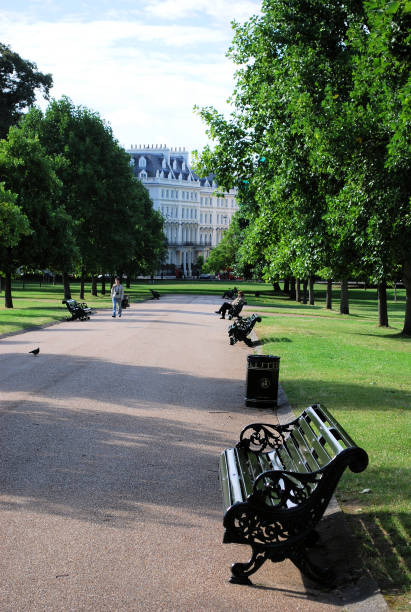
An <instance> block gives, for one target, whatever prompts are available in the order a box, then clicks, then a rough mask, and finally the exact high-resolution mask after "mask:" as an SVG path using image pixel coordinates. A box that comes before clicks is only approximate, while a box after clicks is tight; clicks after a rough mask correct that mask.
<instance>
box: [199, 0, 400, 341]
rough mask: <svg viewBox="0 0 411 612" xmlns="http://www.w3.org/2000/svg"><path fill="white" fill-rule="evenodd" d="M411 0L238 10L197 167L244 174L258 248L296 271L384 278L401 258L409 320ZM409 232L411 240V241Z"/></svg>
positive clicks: (258, 253) (243, 202) (222, 178)
mask: <svg viewBox="0 0 411 612" xmlns="http://www.w3.org/2000/svg"><path fill="white" fill-rule="evenodd" d="M409 25H410V3H409V2H406V1H405V0H403V1H400V0H399V1H397V2H389V3H386V2H384V1H383V0H373V1H370V2H363V1H362V0H349V1H348V2H344V3H343V2H341V1H339V0H333V1H332V2H325V1H324V0H264V2H263V3H262V12H261V15H260V16H254V17H252V18H251V19H249V20H248V21H247V22H246V23H245V24H242V25H241V24H237V23H234V25H233V27H234V39H233V43H232V45H231V48H230V49H229V52H228V55H229V56H230V57H231V58H232V60H233V61H234V62H235V63H236V64H237V65H238V70H237V73H236V84H235V89H234V92H233V94H232V98H231V103H232V104H233V106H234V111H233V113H232V114H231V116H230V117H229V118H228V119H226V118H225V117H224V116H223V115H222V114H220V113H218V112H217V111H216V110H215V109H213V108H209V107H207V108H202V109H199V110H198V112H199V113H200V115H201V116H202V118H203V119H204V120H205V122H206V123H207V125H208V134H209V136H210V137H211V138H212V139H213V140H214V141H215V146H213V147H212V148H211V147H206V149H205V150H204V151H203V153H202V155H201V157H199V159H198V162H197V168H198V171H199V172H204V173H206V172H209V171H211V170H212V169H214V171H215V172H216V175H217V180H218V182H219V184H220V185H222V186H223V187H226V188H232V187H236V188H237V190H238V197H239V202H240V207H241V214H242V215H243V217H244V218H245V219H246V225H247V229H246V232H245V236H244V244H245V245H247V247H248V253H249V254H250V258H252V257H254V260H255V261H258V260H259V261H260V262H262V265H263V273H264V275H265V277H266V278H267V279H270V280H274V279H276V278H278V277H279V276H280V275H282V276H284V275H287V274H291V275H293V276H295V277H297V278H306V277H307V276H312V275H321V276H323V277H325V278H331V277H333V278H335V279H337V280H342V281H346V279H347V278H349V277H358V276H361V277H362V278H366V279H368V280H371V281H373V282H377V283H385V282H386V281H387V280H389V279H392V278H393V275H394V273H395V274H396V273H397V271H398V268H400V269H401V270H402V277H403V280H404V282H405V284H406V287H407V307H406V318H405V323H404V332H406V333H411V310H410V308H411V282H410V281H409V280H408V277H410V279H411V271H410V272H408V270H409V268H410V251H409V244H410V238H411V233H410V220H411V217H410V189H409V187H410V178H409V177H410V176H411V172H410V134H409V129H410V96H409V93H410V76H409V60H410V28H409ZM407 245H408V247H407Z"/></svg>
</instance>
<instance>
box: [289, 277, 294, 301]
mask: <svg viewBox="0 0 411 612" xmlns="http://www.w3.org/2000/svg"><path fill="white" fill-rule="evenodd" d="M290 300H295V278H294V277H292V278H291V283H290Z"/></svg>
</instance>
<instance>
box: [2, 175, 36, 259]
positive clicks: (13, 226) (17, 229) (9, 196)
mask: <svg viewBox="0 0 411 612" xmlns="http://www.w3.org/2000/svg"><path fill="white" fill-rule="evenodd" d="M17 197H18V196H17V194H16V193H12V192H11V191H9V190H7V189H6V188H5V187H4V183H0V242H1V243H2V244H3V246H4V247H6V248H8V247H14V246H16V244H18V242H19V240H20V238H21V236H24V235H26V236H27V235H28V234H30V232H31V229H30V223H29V220H28V218H27V216H26V215H25V214H24V213H23V212H22V209H21V207H20V206H18V205H17V204H16V201H17Z"/></svg>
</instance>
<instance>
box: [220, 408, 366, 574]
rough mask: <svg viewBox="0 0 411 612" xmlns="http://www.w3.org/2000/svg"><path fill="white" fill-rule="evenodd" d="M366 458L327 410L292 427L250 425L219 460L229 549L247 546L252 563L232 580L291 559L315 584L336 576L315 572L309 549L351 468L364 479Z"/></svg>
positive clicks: (235, 569) (236, 569) (314, 411)
mask: <svg viewBox="0 0 411 612" xmlns="http://www.w3.org/2000/svg"><path fill="white" fill-rule="evenodd" d="M367 465H368V456H367V453H366V452H365V451H364V450H363V449H361V448H359V447H358V446H357V445H356V444H355V443H354V442H353V440H352V439H351V438H350V436H349V435H348V434H347V432H346V431H345V430H344V429H343V428H342V426H341V425H340V424H339V423H338V422H337V421H336V420H335V419H334V418H333V416H332V415H331V414H330V412H329V411H328V410H327V409H326V408H325V407H323V406H320V405H319V404H315V405H313V406H310V407H309V408H307V409H306V410H304V412H303V413H302V414H301V415H300V416H299V417H298V418H296V419H295V420H294V421H292V422H290V423H288V424H287V425H270V424H266V423H253V424H251V425H248V426H247V427H245V428H244V429H243V431H242V432H241V435H240V441H239V442H238V444H237V445H236V446H235V447H234V448H229V449H226V450H225V451H224V452H223V453H222V455H221V458H220V483H221V488H222V494H223V504H224V528H225V533H224V539H223V541H224V542H225V543H236V544H248V545H250V546H251V548H252V557H251V559H250V561H249V562H248V563H235V564H234V565H233V566H232V576H231V579H230V581H231V582H236V583H241V584H250V580H249V576H250V575H251V574H252V573H254V572H255V571H256V570H257V569H258V568H259V567H261V565H262V564H263V563H264V562H265V561H266V560H267V559H269V560H271V561H273V562H278V561H283V560H284V559H286V558H289V559H291V561H293V563H294V564H295V565H296V566H297V567H298V568H299V569H300V570H301V571H302V572H303V573H305V574H306V575H307V576H309V577H310V578H311V579H313V580H316V581H320V582H329V581H330V580H331V579H332V572H330V570H329V569H328V568H320V567H317V566H316V565H314V564H313V563H312V562H311V561H310V560H309V558H308V556H307V548H309V547H310V546H312V545H314V544H315V542H316V541H317V539H318V535H317V532H316V531H315V526H316V525H317V524H318V522H319V521H320V519H321V518H322V516H323V514H324V511H325V510H326V508H327V506H328V503H329V501H330V499H331V497H332V495H333V493H334V490H335V488H336V486H337V484H338V481H339V479H340V478H341V475H342V474H343V472H344V470H345V469H346V467H349V468H350V469H351V471H352V472H361V471H363V470H365V468H366V467H367Z"/></svg>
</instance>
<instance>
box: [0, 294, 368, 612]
mask: <svg viewBox="0 0 411 612" xmlns="http://www.w3.org/2000/svg"><path fill="white" fill-rule="evenodd" d="M220 303H221V300H220V299H219V298H217V297H196V296H191V297H190V296H166V297H164V298H162V299H161V300H160V301H149V302H145V303H141V304H133V305H132V307H131V308H130V309H127V310H126V311H123V317H122V318H121V319H118V318H116V319H112V317H111V312H110V311H98V312H97V313H96V314H94V315H93V316H92V318H91V319H90V320H89V321H84V322H83V321H73V322H71V321H68V322H62V323H60V324H57V325H53V326H50V327H46V328H44V329H39V330H36V331H28V332H26V333H24V334H18V335H13V336H8V337H5V338H2V339H1V340H0V399H1V403H0V445H1V446H0V450H1V466H0V521H1V533H0V546H1V558H0V576H1V578H0V580H1V585H0V610H1V612H5V611H7V612H8V611H10V612H20V611H24V612H37V611H69V610H75V611H83V610H84V611H89V610H90V611H123V610H124V611H126V610H127V611H128V610H138V611H140V610H142V611H145V610H147V611H163V610H164V611H174V610H183V611H185V610H187V611H191V610H207V611H208V610H210V611H220V610H221V611H223V610H230V611H231V610H233V611H234V610H236V611H242V610H244V611H248V610H249V611H259V610H261V611H262V610H292V611H298V610H304V611H308V612H309V611H310V610H315V611H321V610H341V608H342V607H343V608H344V601H343V596H342V595H340V597H338V594H337V595H336V594H335V593H334V594H333V596H332V597H331V596H330V595H329V594H327V593H325V592H323V591H321V590H319V589H318V588H317V587H316V586H315V585H313V584H309V583H307V582H304V581H303V579H302V577H301V574H300V572H299V571H298V570H297V569H296V568H295V567H294V566H293V565H292V564H291V563H290V562H288V561H286V562H283V563H280V564H271V563H269V562H267V563H266V564H265V565H264V566H263V567H262V568H261V569H260V570H259V571H258V572H257V573H256V574H255V575H254V577H253V583H254V587H247V586H240V585H232V584H230V583H229V582H228V578H229V576H230V565H231V563H233V562H235V561H246V560H248V558H249V556H250V549H249V548H248V547H244V546H238V545H223V544H222V535H223V528H222V503H221V494H220V490H219V484H218V474H217V466H218V458H219V455H220V453H221V451H222V450H223V449H224V448H226V447H227V446H233V445H234V444H235V443H236V441H237V440H238V435H239V432H240V431H241V429H242V427H243V426H244V425H246V424H248V423H250V422H254V421H265V422H267V421H268V422H276V417H275V414H274V413H273V412H272V411H271V410H268V409H264V410H261V409H256V408H247V407H245V405H244V393H245V376H246V359H247V355H248V354H249V352H250V351H252V349H249V348H248V347H246V346H245V344H243V343H237V344H236V345H235V346H230V345H229V343H228V335H227V327H228V322H227V321H221V320H220V319H219V318H218V316H217V315H216V314H214V310H216V308H217V307H218V306H219V305H220ZM36 347H40V353H39V355H37V356H35V355H32V354H30V353H29V352H28V351H30V350H32V349H34V348H36ZM360 599H361V598H360ZM347 609H348V608H347ZM349 609H358V610H359V609H361V610H367V609H374V608H367V607H354V608H351V607H350V608H349Z"/></svg>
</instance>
